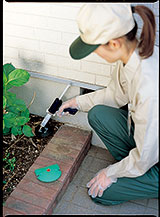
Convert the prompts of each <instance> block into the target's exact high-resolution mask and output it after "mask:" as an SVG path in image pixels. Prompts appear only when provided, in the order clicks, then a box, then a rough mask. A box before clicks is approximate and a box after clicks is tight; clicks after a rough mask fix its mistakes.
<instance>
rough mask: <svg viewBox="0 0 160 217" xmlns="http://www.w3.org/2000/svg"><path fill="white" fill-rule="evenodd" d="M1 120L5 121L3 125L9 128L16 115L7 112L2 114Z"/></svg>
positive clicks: (12, 124)
mask: <svg viewBox="0 0 160 217" xmlns="http://www.w3.org/2000/svg"><path fill="white" fill-rule="evenodd" d="M3 120H4V123H5V126H6V127H7V128H11V127H13V126H14V123H15V120H16V115H15V114H14V113H13V112H8V113H6V114H4V115H3Z"/></svg>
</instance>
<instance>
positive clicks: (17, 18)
mask: <svg viewBox="0 0 160 217" xmlns="http://www.w3.org/2000/svg"><path fill="white" fill-rule="evenodd" d="M81 5H82V3H7V2H5V1H4V4H3V7H4V10H3V16H4V19H3V22H4V25H3V26H4V27H3V28H4V31H3V32H4V33H3V34H4V37H3V38H4V63H6V62H12V63H13V64H14V65H15V66H16V67H17V68H24V69H26V70H28V71H33V72H37V73H45V74H50V75H53V76H58V77H62V78H65V79H73V80H78V81H82V82H87V83H91V84H95V85H100V86H106V85H107V84H108V82H109V75H110V73H111V72H112V69H113V67H114V64H112V65H110V64H107V62H105V61H104V60H103V59H101V58H100V57H98V56H97V55H96V54H91V55H89V56H88V57H86V58H85V59H83V60H79V61H75V60H72V59H71V57H70V56H69V52H68V48H69V46H70V44H71V43H72V41H73V40H74V39H75V38H76V37H77V36H78V35H79V31H78V28H77V24H76V21H75V18H76V15H77V13H78V10H79V8H80V7H81ZM134 5H135V4H134ZM145 5H147V6H149V7H150V8H151V9H152V10H153V11H154V13H155V15H156V22H157V32H156V35H157V36H156V45H157V46H159V41H158V38H159V3H158V2H156V3H154V4H153V3H149V4H146V3H145ZM137 20H138V23H139V24H140V27H141V23H142V22H141V20H140V19H139V18H138V17H137ZM139 30H140V29H139Z"/></svg>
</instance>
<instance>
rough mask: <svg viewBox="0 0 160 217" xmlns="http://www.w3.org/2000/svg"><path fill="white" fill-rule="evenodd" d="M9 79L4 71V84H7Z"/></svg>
mask: <svg viewBox="0 0 160 217" xmlns="http://www.w3.org/2000/svg"><path fill="white" fill-rule="evenodd" d="M7 81H8V79H7V76H6V74H5V73H4V71H3V86H5V85H7Z"/></svg>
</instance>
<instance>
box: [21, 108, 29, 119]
mask: <svg viewBox="0 0 160 217" xmlns="http://www.w3.org/2000/svg"><path fill="white" fill-rule="evenodd" d="M21 116H25V117H26V118H29V109H28V108H27V109H26V110H24V111H22V112H21Z"/></svg>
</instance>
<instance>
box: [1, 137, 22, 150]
mask: <svg viewBox="0 0 160 217" xmlns="http://www.w3.org/2000/svg"><path fill="white" fill-rule="evenodd" d="M24 136H25V135H24V134H23V135H22V136H21V137H20V138H19V139H17V140H16V141H15V142H14V143H13V144H12V145H11V146H10V147H9V148H7V149H6V151H5V152H7V151H8V150H9V149H10V148H11V147H13V146H14V145H15V144H16V143H17V142H19V141H20V140H21V139H22V138H23V137H24Z"/></svg>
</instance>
